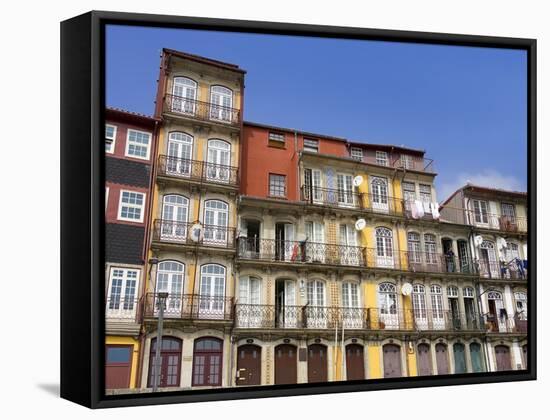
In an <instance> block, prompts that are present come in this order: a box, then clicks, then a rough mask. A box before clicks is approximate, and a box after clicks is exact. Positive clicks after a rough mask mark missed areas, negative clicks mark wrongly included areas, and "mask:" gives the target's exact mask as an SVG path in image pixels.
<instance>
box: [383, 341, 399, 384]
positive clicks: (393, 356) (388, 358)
mask: <svg viewBox="0 0 550 420" xmlns="http://www.w3.org/2000/svg"><path fill="white" fill-rule="evenodd" d="M382 352H383V353H384V378H399V377H400V376H401V347H399V346H397V345H395V344H386V345H385V346H384V347H383V348H382Z"/></svg>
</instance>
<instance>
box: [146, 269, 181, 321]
mask: <svg viewBox="0 0 550 420" xmlns="http://www.w3.org/2000/svg"><path fill="white" fill-rule="evenodd" d="M184 273H185V266H184V265H183V264H182V263H179V262H177V261H162V262H160V263H159V264H158V266H157V282H156V286H155V293H156V294H158V293H159V292H168V297H167V299H166V304H165V308H164V316H165V317H176V318H177V317H180V316H181V314H182V304H183V294H182V292H183V277H184ZM154 306H155V315H157V314H158V310H159V308H158V300H157V299H156V297H155V302H154Z"/></svg>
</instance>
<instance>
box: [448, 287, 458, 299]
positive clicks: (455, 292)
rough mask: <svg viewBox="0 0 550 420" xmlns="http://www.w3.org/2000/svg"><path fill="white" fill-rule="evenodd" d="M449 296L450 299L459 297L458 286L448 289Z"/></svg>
mask: <svg viewBox="0 0 550 420" xmlns="http://www.w3.org/2000/svg"><path fill="white" fill-rule="evenodd" d="M447 296H448V297H450V298H456V297H458V287H456V286H449V287H447Z"/></svg>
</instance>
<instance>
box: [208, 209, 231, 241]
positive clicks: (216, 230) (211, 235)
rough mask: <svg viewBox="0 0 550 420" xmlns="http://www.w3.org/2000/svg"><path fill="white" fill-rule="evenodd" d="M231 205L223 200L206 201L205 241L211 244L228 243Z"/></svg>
mask: <svg viewBox="0 0 550 420" xmlns="http://www.w3.org/2000/svg"><path fill="white" fill-rule="evenodd" d="M228 220H229V205H228V204H227V203H226V202H225V201H221V200H207V201H205V202H204V242H205V243H208V244H211V245H221V246H224V245H227V239H228V235H227V233H228V229H227V226H228Z"/></svg>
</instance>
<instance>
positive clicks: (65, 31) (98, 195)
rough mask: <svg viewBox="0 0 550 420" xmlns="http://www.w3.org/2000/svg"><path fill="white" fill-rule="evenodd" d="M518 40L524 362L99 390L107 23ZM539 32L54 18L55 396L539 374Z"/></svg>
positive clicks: (172, 399) (231, 395) (343, 386)
mask: <svg viewBox="0 0 550 420" xmlns="http://www.w3.org/2000/svg"><path fill="white" fill-rule="evenodd" d="M107 24H118V25H133V26H150V27H172V28H187V29H201V30H222V31H229V32H248V33H262V34H283V35H302V36H314V37H329V38H346V39H363V40H383V41H399V42H407V43H427V44H442V45H461V46H475V47H492V48H508V49H521V50H525V51H526V52H527V66H528V69H527V74H528V80H527V83H528V87H527V92H528V97H527V111H528V119H527V138H528V144H527V147H528V154H527V168H528V178H527V179H528V204H529V205H528V232H529V233H528V236H529V238H528V241H529V247H530V250H531V251H530V254H531V257H530V262H529V264H530V267H529V268H530V275H529V277H530V278H529V288H528V299H529V303H530V304H529V308H528V311H529V320H530V321H529V325H528V334H529V346H528V369H527V370H523V371H509V372H506V373H470V374H455V375H441V376H434V377H433V378H425V377H423V378H413V377H404V378H395V379H370V380H364V381H347V382H337V383H322V384H299V385H288V386H281V385H273V386H267V387H266V386H263V387H250V388H246V389H235V388H226V389H215V390H197V391H175V392H170V393H156V394H150V393H149V394H132V395H116V396H114V395H110V396H106V395H105V392H104V358H105V355H104V329H105V321H104V317H103V310H102V308H104V300H105V296H104V293H103V290H104V282H105V275H104V252H103V250H104V233H103V232H104V223H105V221H104V215H105V211H104V209H105V197H104V194H103V187H104V175H103V173H104V159H103V156H104V153H103V152H104V143H103V141H104V139H103V122H104V108H105V94H104V91H105V89H104V87H105V66H104V63H105V45H104V43H105V25H107ZM536 220H537V219H536V40H534V39H519V38H503V37H490V36H473V35H457V34H444V33H425V32H411V31H397V30H380V29H365V28H352V27H335V26H319V25H304V24H289V23H275V22H255V21H244V20H242V21H241V20H225V19H210V18H196V17H180V16H168V15H148V14H136V13H118V12H106V11H92V12H89V13H86V14H83V15H81V16H78V17H74V18H72V19H69V20H66V21H64V22H62V23H61V397H62V398H65V399H67V400H70V401H73V402H75V403H78V404H82V405H84V406H87V407H90V408H107V407H120V406H137V405H151V404H167V403H182V402H194V401H214V400H231V399H243V398H264V397H277V396H289V395H306V394H325V393H336V392H356V391H369V390H385V389H397V388H417V387H432V386H446V385H464V384H480V383H492V382H508V381H524V380H534V379H536V372H537V365H536V347H537V336H536V325H537V322H536V321H537V320H536V299H535V296H536V270H537V264H536V229H535V228H536Z"/></svg>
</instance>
